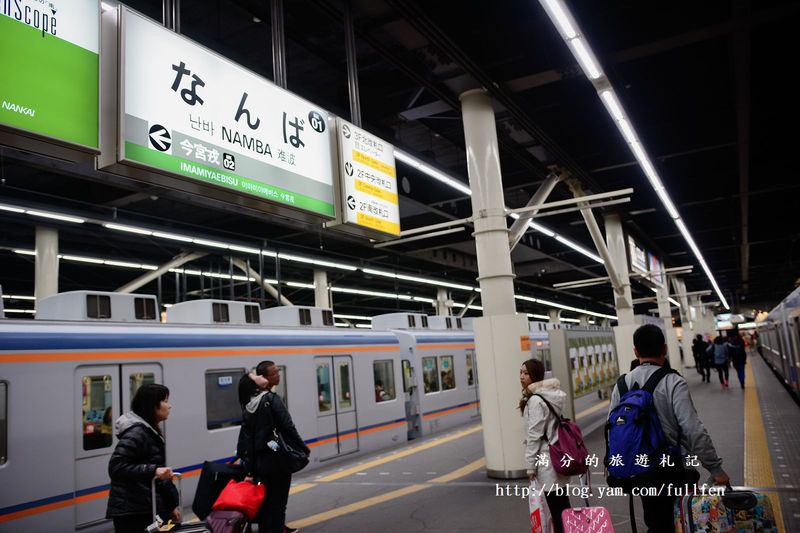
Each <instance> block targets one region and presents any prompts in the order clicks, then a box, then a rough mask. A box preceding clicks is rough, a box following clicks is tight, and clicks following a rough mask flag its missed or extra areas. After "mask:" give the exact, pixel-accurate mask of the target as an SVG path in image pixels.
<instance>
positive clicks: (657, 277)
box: [647, 252, 665, 287]
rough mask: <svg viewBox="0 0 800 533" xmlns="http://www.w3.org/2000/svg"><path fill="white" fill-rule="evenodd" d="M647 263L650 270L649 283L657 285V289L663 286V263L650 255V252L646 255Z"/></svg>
mask: <svg viewBox="0 0 800 533" xmlns="http://www.w3.org/2000/svg"><path fill="white" fill-rule="evenodd" d="M647 263H648V266H649V269H650V276H649V278H650V281H652V282H653V283H655V284H656V285H658V286H659V287H663V286H664V282H665V279H664V263H662V262H661V260H660V259H659V258H658V257H656V256H655V255H653V254H651V253H650V252H648V253H647Z"/></svg>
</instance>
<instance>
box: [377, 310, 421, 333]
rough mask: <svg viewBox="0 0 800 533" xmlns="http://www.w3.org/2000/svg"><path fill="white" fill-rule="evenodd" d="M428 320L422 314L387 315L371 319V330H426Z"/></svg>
mask: <svg viewBox="0 0 800 533" xmlns="http://www.w3.org/2000/svg"><path fill="white" fill-rule="evenodd" d="M430 318H433V317H429V316H428V315H426V314H424V313H387V314H385V315H378V316H375V317H372V329H373V330H384V331H385V330H389V329H428V325H429V319H430Z"/></svg>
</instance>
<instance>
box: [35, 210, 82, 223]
mask: <svg viewBox="0 0 800 533" xmlns="http://www.w3.org/2000/svg"><path fill="white" fill-rule="evenodd" d="M25 214H26V215H33V216H35V217H41V218H50V219H53V220H61V221H62V222H74V223H75V224H83V223H84V222H86V220H85V219H82V218H79V217H73V216H69V215H61V214H59V213H51V212H49V211H38V210H33V209H26V210H25Z"/></svg>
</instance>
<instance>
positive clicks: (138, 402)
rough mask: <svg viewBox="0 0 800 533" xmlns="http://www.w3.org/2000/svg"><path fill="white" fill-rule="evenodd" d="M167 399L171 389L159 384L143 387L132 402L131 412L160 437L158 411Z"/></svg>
mask: <svg viewBox="0 0 800 533" xmlns="http://www.w3.org/2000/svg"><path fill="white" fill-rule="evenodd" d="M167 399H169V389H168V388H167V387H165V386H164V385H160V384H158V383H149V384H147V385H142V386H141V387H139V390H137V391H136V394H134V396H133V400H131V411H133V412H134V413H136V414H137V415H138V416H139V418H141V419H142V420H144V421H145V422H147V423H148V424H150V427H152V428H153V429H155V430H156V431H157V432H158V434H159V435H160V434H161V428H160V427H158V420H156V410H157V409H158V408H159V407H161V402H163V401H164V400H167Z"/></svg>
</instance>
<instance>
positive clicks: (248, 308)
mask: <svg viewBox="0 0 800 533" xmlns="http://www.w3.org/2000/svg"><path fill="white" fill-rule="evenodd" d="M258 311H259V308H258V306H257V305H245V306H244V321H245V322H246V323H248V324H260V323H261V317H260V316H259V312H258Z"/></svg>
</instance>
